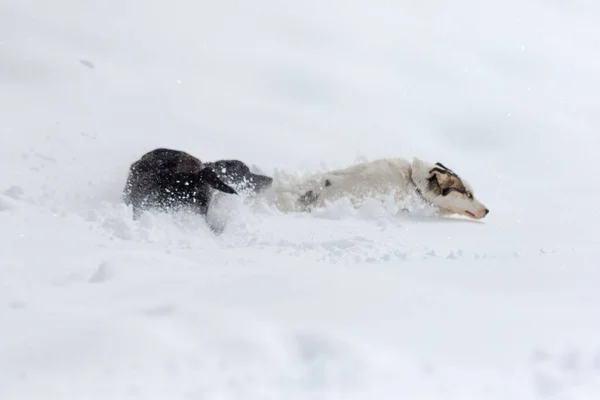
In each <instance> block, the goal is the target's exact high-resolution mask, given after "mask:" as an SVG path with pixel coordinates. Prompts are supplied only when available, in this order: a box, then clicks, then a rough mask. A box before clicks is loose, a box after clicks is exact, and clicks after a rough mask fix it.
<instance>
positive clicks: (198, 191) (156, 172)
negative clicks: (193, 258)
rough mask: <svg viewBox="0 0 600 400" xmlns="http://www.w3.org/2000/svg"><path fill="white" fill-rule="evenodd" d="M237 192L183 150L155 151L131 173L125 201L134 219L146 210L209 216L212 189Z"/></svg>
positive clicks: (141, 160)
mask: <svg viewBox="0 0 600 400" xmlns="http://www.w3.org/2000/svg"><path fill="white" fill-rule="evenodd" d="M210 188H213V189H216V190H218V191H221V192H225V193H229V194H237V192H236V191H235V190H234V189H233V188H232V187H230V186H229V185H227V184H226V183H225V182H223V181H222V180H221V179H220V178H219V176H218V175H217V174H216V173H215V172H214V171H213V170H212V169H211V168H206V165H205V164H203V163H202V162H201V161H200V160H199V159H197V158H196V157H193V156H191V155H189V154H188V153H185V152H183V151H179V150H171V149H165V148H160V149H155V150H152V151H150V152H148V153H146V154H144V155H143V156H142V157H141V158H140V159H139V160H138V161H136V162H134V163H133V164H132V165H131V167H130V169H129V176H128V177H127V183H126V185H125V190H124V191H123V197H124V201H125V203H126V204H127V205H131V206H132V207H133V218H134V219H138V218H139V217H140V216H141V213H142V212H143V211H144V210H147V209H149V208H156V209H161V210H165V211H169V210H173V211H178V210H181V209H190V210H192V211H193V212H196V213H199V214H201V215H206V213H207V211H208V206H209V203H210V199H211V195H212V192H211V189H210Z"/></svg>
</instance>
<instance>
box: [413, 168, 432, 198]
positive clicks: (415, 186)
mask: <svg viewBox="0 0 600 400" xmlns="http://www.w3.org/2000/svg"><path fill="white" fill-rule="evenodd" d="M412 172H413V169H412V167H409V168H408V180H409V182H410V184H411V185H412V186H413V187H414V191H415V193H416V194H417V196H419V198H420V199H421V200H423V201H424V202H425V203H426V204H431V201H429V200H427V199H426V198H425V196H423V192H422V191H421V189H419V186H417V184H416V183H415V180H414V179H413V176H412Z"/></svg>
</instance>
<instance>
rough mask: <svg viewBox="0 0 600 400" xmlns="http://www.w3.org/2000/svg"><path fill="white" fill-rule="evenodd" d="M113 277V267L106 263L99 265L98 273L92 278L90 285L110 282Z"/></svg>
mask: <svg viewBox="0 0 600 400" xmlns="http://www.w3.org/2000/svg"><path fill="white" fill-rule="evenodd" d="M112 277H113V271H112V267H111V266H110V265H109V264H108V263H106V262H102V263H100V265H98V268H97V269H96V272H94V274H93V275H92V276H91V277H90V279H89V281H88V282H89V283H102V282H106V281H108V280H110V279H111V278H112Z"/></svg>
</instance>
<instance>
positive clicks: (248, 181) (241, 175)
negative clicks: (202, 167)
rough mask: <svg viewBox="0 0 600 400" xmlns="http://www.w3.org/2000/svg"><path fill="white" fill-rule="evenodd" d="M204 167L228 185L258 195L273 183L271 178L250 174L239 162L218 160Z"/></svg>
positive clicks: (248, 169)
mask: <svg viewBox="0 0 600 400" xmlns="http://www.w3.org/2000/svg"><path fill="white" fill-rule="evenodd" d="M206 165H207V167H210V168H211V169H212V170H213V171H214V172H215V173H216V174H217V176H219V178H221V179H222V180H223V181H224V182H226V183H227V184H228V185H232V186H236V187H238V188H239V189H240V190H251V191H253V192H255V193H258V192H260V191H262V190H264V189H267V188H269V187H270V186H271V184H272V183H273V178H271V177H268V176H266V175H260V174H255V173H252V172H251V171H250V168H249V167H248V166H247V165H246V164H245V163H243V162H241V161H239V160H219V161H215V162H211V163H207V164H206Z"/></svg>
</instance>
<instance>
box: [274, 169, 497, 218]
mask: <svg viewBox="0 0 600 400" xmlns="http://www.w3.org/2000/svg"><path fill="white" fill-rule="evenodd" d="M390 194H393V195H394V197H395V198H396V199H397V200H402V199H404V198H406V197H408V196H411V195H413V194H416V195H417V196H419V197H420V198H421V199H422V200H424V201H425V202H426V203H429V204H431V205H433V206H435V207H437V208H438V209H439V211H440V214H461V215H465V216H468V217H470V218H475V219H481V218H484V217H485V216H486V215H487V214H488V213H489V210H488V209H487V208H486V207H485V206H484V205H483V204H482V203H481V202H479V201H478V200H477V199H476V198H475V195H474V194H473V189H472V188H471V187H470V185H469V184H468V183H467V182H465V181H464V180H463V179H461V178H460V177H459V176H458V175H457V174H456V173H455V172H453V171H452V170H450V169H448V168H446V167H445V166H444V165H442V164H440V163H436V164H429V163H426V162H424V161H421V160H419V159H418V158H414V159H413V162H412V163H411V162H409V161H407V160H404V159H401V158H389V159H380V160H375V161H369V162H364V163H360V164H356V165H353V166H350V167H348V168H344V169H340V170H334V171H329V172H326V173H320V174H315V175H311V176H309V177H307V178H304V179H301V180H300V182H293V183H285V182H283V181H282V180H280V179H275V181H274V183H273V187H272V188H271V196H272V198H271V200H272V201H273V202H274V204H275V205H276V206H277V207H278V208H279V209H280V210H281V211H285V212H294V211H310V210H311V209H313V208H316V207H323V206H325V205H326V204H327V203H331V202H334V201H337V200H339V199H342V198H348V199H349V200H350V201H351V202H352V203H353V204H354V205H355V206H356V205H359V204H360V203H362V202H363V201H364V200H366V199H367V198H381V196H388V195H390Z"/></svg>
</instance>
